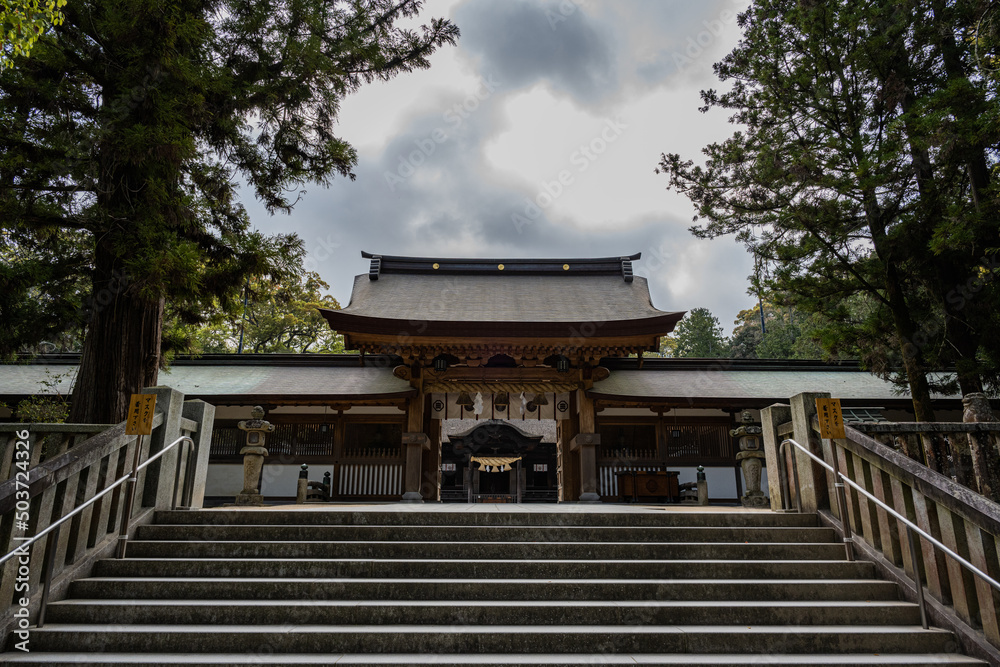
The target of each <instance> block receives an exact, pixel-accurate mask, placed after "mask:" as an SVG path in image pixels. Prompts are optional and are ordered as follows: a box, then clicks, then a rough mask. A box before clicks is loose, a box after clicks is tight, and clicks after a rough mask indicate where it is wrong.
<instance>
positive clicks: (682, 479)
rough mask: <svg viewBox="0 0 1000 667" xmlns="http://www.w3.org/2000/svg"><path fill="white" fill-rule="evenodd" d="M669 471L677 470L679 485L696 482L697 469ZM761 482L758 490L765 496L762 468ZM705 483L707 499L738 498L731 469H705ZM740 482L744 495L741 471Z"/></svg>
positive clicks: (764, 472) (744, 481)
mask: <svg viewBox="0 0 1000 667" xmlns="http://www.w3.org/2000/svg"><path fill="white" fill-rule="evenodd" d="M670 470H677V471H679V472H680V475H678V477H677V481H678V483H680V484H685V483H687V482H696V481H698V468H697V466H696V467H693V468H670ZM760 477H761V481H760V488H761V490H762V491H763V492H764V495H767V469H766V468H764V469H763V470H762V471H761V476H760ZM705 481H707V482H708V497H709V498H738V497H739V496H738V494H737V493H736V473H735V472H734V470H733V468H709V467H706V468H705ZM740 482H741V483H742V484H743V492H744V493H746V490H747V482H746V479H745V478H744V477H743V471H742V470H741V471H740Z"/></svg>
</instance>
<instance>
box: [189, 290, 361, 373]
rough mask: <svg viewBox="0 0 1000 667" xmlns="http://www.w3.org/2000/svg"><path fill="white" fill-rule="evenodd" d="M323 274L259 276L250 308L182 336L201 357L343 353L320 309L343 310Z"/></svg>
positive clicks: (339, 338)
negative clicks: (277, 278) (282, 278)
mask: <svg viewBox="0 0 1000 667" xmlns="http://www.w3.org/2000/svg"><path fill="white" fill-rule="evenodd" d="M329 287H330V286H329V285H327V284H326V283H325V282H324V281H323V280H322V279H320V277H319V274H317V273H315V272H308V273H303V274H302V275H301V276H295V277H292V278H289V279H288V280H286V281H273V280H268V279H261V278H257V279H254V280H251V281H250V282H249V283H248V285H247V289H248V292H247V300H246V309H245V313H244V309H243V308H242V307H241V308H238V309H237V310H235V311H233V312H229V313H221V312H220V313H217V314H216V315H215V316H214V317H213V318H212V321H210V322H209V323H206V324H204V325H202V326H198V327H190V328H187V329H186V330H183V329H182V331H181V332H178V333H183V334H185V335H186V336H187V341H188V345H187V346H188V351H190V352H193V353H196V354H219V353H234V352H238V351H239V349H240V348H239V346H240V341H241V338H242V345H243V351H244V352H254V353H265V352H275V353H276V352H284V353H305V352H329V353H341V352H343V351H344V340H343V336H341V335H340V334H337V333H335V332H334V331H332V330H331V329H330V325H329V324H328V323H327V322H326V320H324V319H323V317H322V316H321V315H320V313H319V311H318V310H317V309H318V308H330V309H339V308H340V304H339V303H337V300H336V299H334V298H333V297H332V296H330V295H329V294H324V293H323V292H324V291H325V290H328V289H329Z"/></svg>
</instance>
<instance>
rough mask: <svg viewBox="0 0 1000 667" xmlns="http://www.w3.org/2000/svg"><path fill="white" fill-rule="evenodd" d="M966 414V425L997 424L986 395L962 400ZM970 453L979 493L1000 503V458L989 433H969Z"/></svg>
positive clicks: (979, 394)
mask: <svg viewBox="0 0 1000 667" xmlns="http://www.w3.org/2000/svg"><path fill="white" fill-rule="evenodd" d="M962 405H964V406H965V413H964V414H963V416H962V421H964V422H966V423H976V422H995V421H996V417H995V416H994V415H993V410H991V409H990V402H989V399H987V398H986V394H984V393H981V392H973V393H971V394H966V395H965V397H963V398H962ZM968 437H969V452H970V453H971V454H972V472H973V474H974V475H975V478H976V484H977V485H978V487H979V493H981V494H983V495H984V496H986V497H987V498H989V499H990V500H993V501H996V502H1000V456H998V455H997V449H996V447H995V446H994V445H993V438H992V437H991V435H990V434H989V433H985V432H984V433H969V434H968Z"/></svg>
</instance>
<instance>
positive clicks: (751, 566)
mask: <svg viewBox="0 0 1000 667" xmlns="http://www.w3.org/2000/svg"><path fill="white" fill-rule="evenodd" d="M510 574H514V575H516V576H517V577H519V578H521V579H714V578H718V579H866V578H872V577H874V575H875V566H874V565H873V564H872V563H869V562H865V561H855V562H848V561H845V560H841V561H818V560H813V561H760V560H750V561H735V560H675V561H662V560H615V561H596V560H513V559H504V560H472V561H469V560H454V559H315V560H304V559H265V558H256V559H252V560H251V559H247V560H242V559H210V558H206V559H145V558H127V559H124V560H117V559H108V560H102V561H99V562H98V563H97V564H96V566H95V569H94V572H93V575H94V576H97V577H249V578H265V577H285V578H289V577H310V578H312V577H316V578H324V579H329V578H347V577H351V578H355V577H371V578H380V577H389V578H397V579H398V578H422V577H427V578H435V579H495V578H499V577H505V576H509V575H510Z"/></svg>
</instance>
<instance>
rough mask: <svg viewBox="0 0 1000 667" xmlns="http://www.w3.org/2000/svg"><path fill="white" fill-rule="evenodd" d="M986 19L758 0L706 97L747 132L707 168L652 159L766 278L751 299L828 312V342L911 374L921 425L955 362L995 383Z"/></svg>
mask: <svg viewBox="0 0 1000 667" xmlns="http://www.w3.org/2000/svg"><path fill="white" fill-rule="evenodd" d="M925 5H927V7H925ZM928 8H929V11H928ZM976 16H977V9H976V3H969V2H964V1H961V0H928V2H926V3H914V2H909V1H907V0H897V1H893V2H877V1H875V0H868V1H862V2H854V3H821V2H809V3H806V2H800V3H788V2H782V1H780V0H755V2H753V4H752V5H751V6H750V8H749V9H748V10H747V11H746V12H745V13H743V14H742V15H741V16H740V19H739V21H740V25H741V27H742V28H743V30H744V37H743V40H742V41H741V42H740V44H739V45H738V46H737V47H736V49H734V50H733V52H732V53H730V54H729V55H728V56H726V57H725V59H724V60H723V61H722V62H721V63H719V64H718V65H717V66H716V71H717V73H718V75H719V77H720V79H721V80H722V81H723V82H725V83H726V84H727V85H728V89H727V90H726V91H725V92H716V91H713V90H709V91H705V92H703V93H702V98H703V100H704V103H705V107H704V110H705V111H707V110H709V109H711V108H722V109H726V110H728V111H729V112H731V114H732V116H731V120H732V122H733V123H734V124H737V125H739V126H740V129H739V131H737V132H735V133H734V134H733V135H732V136H731V137H730V138H729V139H727V140H726V141H724V142H721V143H715V144H711V145H709V146H707V147H706V148H705V149H704V151H703V152H704V153H705V156H706V158H707V159H706V161H705V163H704V165H695V164H694V162H693V161H691V160H686V159H683V158H681V157H680V156H679V155H677V154H665V155H663V157H662V160H661V162H660V170H661V171H663V172H665V173H666V174H667V175H668V176H669V178H670V186H671V187H672V188H673V189H676V190H678V191H680V192H682V193H684V194H685V195H687V196H688V197H689V198H690V199H691V200H692V202H693V203H694V204H695V205H696V206H697V209H698V217H697V218H696V220H698V221H700V222H701V224H700V225H699V226H696V227H694V228H692V231H693V232H694V233H695V234H696V235H699V236H702V237H716V236H723V235H729V234H732V235H734V236H735V237H736V239H737V240H738V241H739V242H741V243H743V244H745V245H746V246H747V248H748V249H749V250H750V251H752V252H753V253H754V255H755V257H757V258H758V259H759V260H760V262H761V263H762V265H763V268H764V269H765V270H764V271H763V272H762V274H761V275H759V276H754V277H753V278H752V279H753V282H754V285H753V291H754V292H758V291H763V292H769V293H771V294H775V295H778V297H779V298H780V299H781V302H782V303H783V304H785V305H789V306H793V307H794V308H795V309H796V311H797V312H801V313H803V314H805V315H813V314H818V315H820V316H821V322H819V323H818V327H817V330H816V337H817V338H819V339H820V340H821V342H822V345H823V347H824V349H825V350H827V351H829V352H832V353H838V352H840V353H846V354H855V353H857V352H858V351H859V349H860V350H861V352H862V354H861V358H862V359H863V360H864V361H865V362H866V363H867V364H868V366H869V367H870V368H872V369H873V370H874V371H876V372H878V373H879V374H881V375H883V376H885V377H893V378H895V377H896V375H895V372H894V371H895V370H896V369H899V368H900V367H902V368H903V369H905V380H906V382H907V383H908V384H909V387H910V391H911V394H912V395H913V397H914V404H915V407H917V409H918V418H921V419H922V418H926V417H929V416H930V415H931V410H930V408H929V403H930V384H929V382H928V380H927V372H928V369H930V368H933V367H936V366H941V365H953V366H954V367H955V368H956V371H957V380H958V382H959V383H960V384H961V385H962V389H963V391H970V390H975V389H977V388H979V387H981V386H982V381H983V380H984V379H986V380H991V379H995V370H996V367H995V366H991V365H990V363H988V361H987V360H988V359H989V358H992V357H995V356H997V355H996V349H997V347H998V344H997V342H996V341H997V338H996V336H995V334H994V332H995V327H996V324H997V323H996V317H997V316H996V313H997V311H998V310H1000V308H998V306H1000V291H998V289H997V283H996V282H995V281H989V280H982V278H981V276H982V275H983V274H984V272H985V273H990V274H995V270H996V267H995V265H993V266H992V267H991V265H990V262H991V259H990V258H991V257H992V255H991V252H992V249H995V248H996V246H997V239H998V236H1000V215H998V214H997V213H998V211H997V198H996V194H995V186H994V184H993V182H992V180H991V178H992V176H991V172H992V171H993V170H995V169H996V167H997V159H996V156H997V152H996V150H995V149H996V147H997V146H998V145H1000V122H997V121H998V118H1000V102H998V98H997V96H996V95H995V94H993V91H991V90H989V86H990V85H991V84H990V83H988V82H986V81H984V80H983V79H981V78H979V77H976V76H975V73H974V63H973V57H972V54H971V51H970V46H969V44H970V42H969V41H968V40H967V39H964V37H965V36H966V35H968V34H969V31H970V30H971V29H972V27H973V26H974V25H975V22H976ZM970 281H971V282H970ZM969 285H974V286H976V287H977V290H976V292H975V294H974V295H970V296H969V298H966V296H964V295H963V290H967V288H968V286H969ZM862 346H863V347H862ZM743 347H744V348H746V347H752V346H750V345H743ZM777 347H778V348H780V347H781V345H777ZM777 351H778V350H777V349H775V350H774V353H777Z"/></svg>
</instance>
